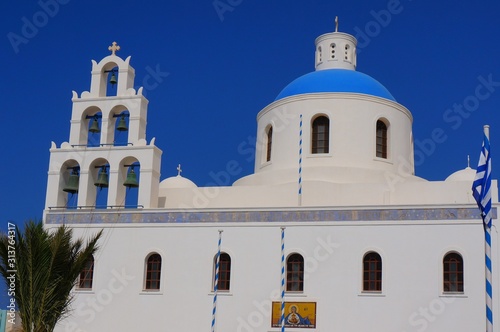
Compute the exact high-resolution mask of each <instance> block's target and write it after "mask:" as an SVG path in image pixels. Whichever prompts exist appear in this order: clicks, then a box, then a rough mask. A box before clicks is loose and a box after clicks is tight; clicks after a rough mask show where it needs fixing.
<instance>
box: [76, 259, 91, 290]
mask: <svg viewBox="0 0 500 332" xmlns="http://www.w3.org/2000/svg"><path fill="white" fill-rule="evenodd" d="M93 279H94V256H92V255H91V256H90V257H89V259H88V260H87V261H86V262H85V266H84V267H83V270H82V272H80V280H79V281H78V288H80V289H92V282H93Z"/></svg>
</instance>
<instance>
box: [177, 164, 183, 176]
mask: <svg viewBox="0 0 500 332" xmlns="http://www.w3.org/2000/svg"><path fill="white" fill-rule="evenodd" d="M181 173H182V169H181V164H179V166H177V176H181Z"/></svg>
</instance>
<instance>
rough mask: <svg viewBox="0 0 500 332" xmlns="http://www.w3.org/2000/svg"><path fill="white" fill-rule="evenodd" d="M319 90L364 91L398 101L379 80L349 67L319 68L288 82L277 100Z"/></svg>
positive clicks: (364, 92)
mask: <svg viewBox="0 0 500 332" xmlns="http://www.w3.org/2000/svg"><path fill="white" fill-rule="evenodd" d="M318 92H351V93H362V94H365V95H372V96H376V97H381V98H385V99H389V100H392V101H396V99H394V97H393V96H392V95H391V93H390V92H389V90H387V89H386V88H385V87H384V86H383V85H382V84H380V83H379V82H378V81H377V80H375V79H373V78H372V77H370V76H368V75H366V74H363V73H360V72H358V71H355V70H348V69H326V70H318V71H314V72H312V73H309V74H306V75H303V76H301V77H299V78H297V79H296V80H294V81H293V82H292V83H290V84H288V85H287V86H286V87H285V88H284V89H283V90H282V91H281V92H280V94H279V95H278V97H276V99H275V100H280V99H283V98H286V97H290V96H295V95H302V94H307V93H318Z"/></svg>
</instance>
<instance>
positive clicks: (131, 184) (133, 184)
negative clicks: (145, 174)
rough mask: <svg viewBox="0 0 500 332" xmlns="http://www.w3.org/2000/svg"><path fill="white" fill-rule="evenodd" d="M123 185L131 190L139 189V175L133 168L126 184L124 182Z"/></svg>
mask: <svg viewBox="0 0 500 332" xmlns="http://www.w3.org/2000/svg"><path fill="white" fill-rule="evenodd" d="M123 185H124V186H125V187H127V188H129V189H130V188H137V187H139V182H137V174H135V171H134V169H133V168H131V169H130V172H128V175H127V179H126V180H125V182H123Z"/></svg>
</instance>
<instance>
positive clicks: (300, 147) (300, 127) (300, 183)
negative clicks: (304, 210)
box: [298, 114, 302, 206]
mask: <svg viewBox="0 0 500 332" xmlns="http://www.w3.org/2000/svg"><path fill="white" fill-rule="evenodd" d="M299 129H300V130H299V196H298V198H299V202H298V203H299V206H302V114H301V115H300V124H299Z"/></svg>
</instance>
